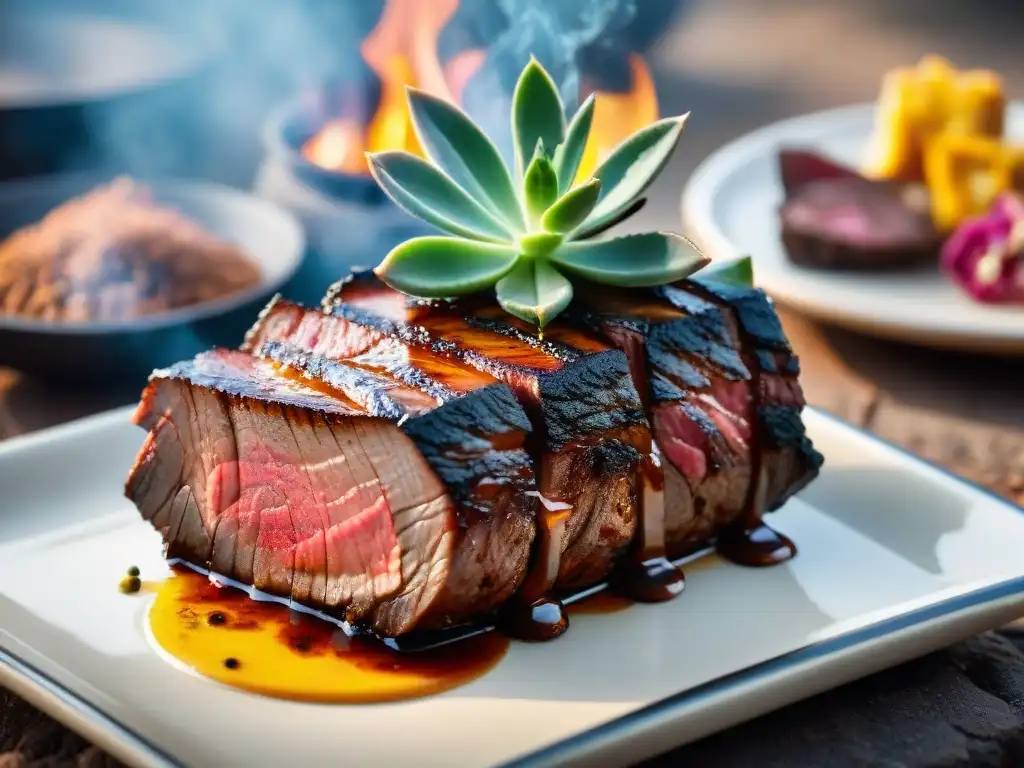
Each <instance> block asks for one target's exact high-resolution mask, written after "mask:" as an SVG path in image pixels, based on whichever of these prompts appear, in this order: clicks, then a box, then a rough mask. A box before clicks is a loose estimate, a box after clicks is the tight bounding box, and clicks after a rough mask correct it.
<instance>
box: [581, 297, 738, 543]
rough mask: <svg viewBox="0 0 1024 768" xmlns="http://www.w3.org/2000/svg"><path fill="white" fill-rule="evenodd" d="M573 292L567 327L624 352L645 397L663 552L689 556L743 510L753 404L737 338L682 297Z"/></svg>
mask: <svg viewBox="0 0 1024 768" xmlns="http://www.w3.org/2000/svg"><path fill="white" fill-rule="evenodd" d="M664 290H668V289H664ZM580 293H581V294H582V295H581V297H580V302H579V303H580V304H582V305H583V306H584V307H585V309H584V310H583V311H582V312H579V313H577V314H576V321H577V322H581V323H585V324H586V325H587V326H589V327H591V328H594V329H595V330H596V331H598V332H600V333H602V334H603V335H604V336H605V337H607V338H608V339H609V340H611V341H612V342H614V343H615V344H616V345H617V346H618V347H620V348H621V349H623V350H624V351H625V352H626V354H627V355H628V356H629V361H630V369H631V371H632V373H633V378H634V381H635V382H636V384H637V388H638V389H640V390H641V391H642V392H643V393H644V400H645V405H646V406H647V409H648V413H649V414H650V419H651V424H652V426H653V428H654V436H655V438H656V440H657V443H658V445H659V447H660V448H661V453H662V456H663V459H664V465H665V466H664V472H665V519H666V533H665V536H666V545H667V550H668V553H669V555H670V556H677V555H680V554H683V553H685V552H688V551H691V550H693V549H695V548H696V547H698V546H699V545H703V544H706V543H708V542H709V541H710V540H711V539H713V538H714V537H715V535H717V533H718V532H719V531H721V530H722V529H723V528H724V527H725V526H726V525H728V524H729V523H731V522H733V521H735V520H736V519H738V518H739V517H740V515H742V514H743V512H744V510H745V509H746V504H747V498H748V495H749V491H750V484H751V467H752V458H753V457H752V455H751V439H750V438H751V426H750V425H751V421H752V416H753V401H752V397H751V394H752V392H751V378H752V377H751V375H750V372H749V371H748V369H747V367H746V366H745V365H744V363H743V359H742V355H741V352H740V342H739V339H738V338H737V336H736V335H735V334H734V333H733V332H732V330H731V328H730V325H729V323H728V322H727V320H726V318H725V317H724V316H723V313H722V312H721V311H720V310H719V308H718V307H716V306H715V305H713V304H711V303H710V302H708V301H704V300H702V299H699V298H697V297H695V296H692V295H690V294H687V293H685V292H682V291H679V292H678V295H676V293H672V294H671V297H672V299H674V301H670V300H666V298H665V296H664V295H662V294H663V291H658V290H632V291H623V290H615V291H612V290H607V289H603V288H601V287H598V286H592V287H588V289H587V290H585V291H581V292H580Z"/></svg>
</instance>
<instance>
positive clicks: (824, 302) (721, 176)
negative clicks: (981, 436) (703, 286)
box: [682, 102, 1024, 355]
mask: <svg viewBox="0 0 1024 768" xmlns="http://www.w3.org/2000/svg"><path fill="white" fill-rule="evenodd" d="M874 120H875V105H874V104H856V105H853V106H849V107H842V108H839V109H832V110H827V111H824V112H814V113H811V114H807V115H801V116H799V117H794V118H790V119H788V120H783V121H781V122H777V123H773V124H772V125H768V126H765V127H763V128H760V129H758V130H756V131H753V132H752V133H749V134H747V135H745V136H742V137H740V138H738V139H736V140H735V141H733V142H730V143H729V144H727V145H725V146H724V147H722V148H720V149H719V150H717V151H716V152H714V153H712V154H711V155H710V156H709V157H708V158H707V159H706V160H705V161H704V162H703V163H701V165H700V166H698V168H697V169H696V170H695V171H694V173H693V175H692V176H691V177H690V181H689V183H688V184H687V186H686V189H685V191H684V192H683V201H682V209H683V220H684V223H685V230H684V231H686V232H687V234H688V235H689V236H690V237H692V238H693V239H694V240H695V241H697V242H698V243H699V244H700V245H701V247H702V248H703V249H704V250H706V252H707V253H712V254H716V257H720V258H723V259H728V258H733V257H735V256H739V255H746V254H749V255H750V257H751V259H752V260H753V263H754V273H755V275H756V276H757V283H758V285H759V286H760V287H762V288H764V289H765V291H767V292H768V293H769V294H770V295H771V296H772V297H773V298H774V299H775V300H776V301H778V302H779V303H780V304H784V305H787V306H790V307H792V308H794V309H796V310H798V311H800V312H802V313H804V314H807V315H809V316H810V317H813V318H815V319H817V320H821V321H824V322H828V323H833V324H835V325H839V326H843V327H846V328H849V329H850V330H854V331H858V332H860V333H865V334H868V335H871V336H878V337H882V338H888V339H893V340H896V341H902V342H908V343H914V344H920V345H923V346H928V347H934V348H938V349H957V350H963V351H967V352H976V353H988V354H1008V355H1018V354H1021V353H1024V308H1021V307H1020V306H1012V305H1009V306H1000V305H993V304H981V303H978V302H976V301H973V300H972V299H970V298H968V297H967V295H966V294H964V293H963V292H962V291H961V290H960V289H959V287H957V286H956V285H954V284H953V282H952V281H950V280H948V279H946V278H945V277H944V276H943V275H941V274H940V272H939V270H938V266H937V258H936V266H935V267H934V268H933V267H931V266H927V267H922V268H921V269H915V270H908V271H905V272H898V273H897V272H892V271H889V272H858V273H854V272H836V271H832V270H823V269H807V268H804V267H800V266H797V265H796V264H793V263H792V262H791V261H790V260H789V259H788V258H787V256H786V253H785V250H784V249H783V246H782V240H781V232H780V225H779V216H778V207H779V205H780V204H781V202H782V200H783V192H782V184H781V181H780V179H779V174H778V151H779V149H781V148H793V149H808V150H812V151H815V152H819V153H821V154H824V155H826V156H828V157H831V158H833V159H835V160H837V161H839V162H841V163H844V164H846V165H849V166H851V167H859V166H860V164H861V162H862V160H863V159H864V156H865V151H866V147H867V143H868V138H869V136H870V134H871V130H872V126H873V125H874ZM1006 135H1007V136H1008V137H1010V138H1011V139H1013V140H1020V139H1021V138H1022V137H1024V103H1021V102H1013V103H1010V104H1008V105H1007V110H1006Z"/></svg>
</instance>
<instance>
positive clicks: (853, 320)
mask: <svg viewBox="0 0 1024 768" xmlns="http://www.w3.org/2000/svg"><path fill="white" fill-rule="evenodd" d="M876 109H877V103H876V102H870V101H865V102H856V103H853V104H847V105H843V106H840V107H833V108H829V109H820V110H815V111H813V112H806V113H804V114H799V115H793V116H791V117H787V118H783V119H781V120H777V121H775V122H773V123H769V124H768V125H763V126H760V127H758V128H754V129H752V130H750V131H747V132H745V133H743V134H740V135H739V136H737V137H735V138H733V139H732V140H730V141H728V142H726V143H725V144H722V145H721V146H719V147H718V148H717V149H715V150H714V151H713V152H711V154H709V155H707V156H706V157H705V158H704V159H703V160H702V161H701V162H700V164H698V165H697V167H696V168H695V169H694V170H693V172H692V173H691V174H690V176H689V178H688V179H687V181H686V184H685V185H684V187H683V191H682V194H681V195H680V203H679V208H680V213H681V219H682V224H683V232H684V234H686V235H687V237H690V238H691V239H692V240H693V241H694V242H696V244H697V245H698V246H699V247H700V248H701V249H702V250H705V251H710V252H715V253H720V254H722V255H723V257H724V259H732V258H739V257H740V256H743V255H744V254H743V253H741V252H740V251H739V249H738V248H737V247H736V246H735V245H734V244H733V243H732V242H731V240H730V239H729V237H728V235H726V234H725V232H723V231H722V229H721V228H720V227H719V226H718V224H717V222H716V221H715V218H714V205H713V202H714V199H715V198H714V195H713V192H714V191H715V189H716V188H717V186H718V185H720V184H721V182H722V180H723V179H725V178H727V177H729V176H730V175H731V174H732V173H733V172H734V171H735V170H736V168H737V167H739V165H740V163H738V162H737V161H735V160H730V159H729V156H730V155H732V154H733V153H743V155H744V157H746V156H748V155H749V154H750V149H749V147H750V146H751V145H752V146H754V147H757V146H758V145H759V144H762V143H764V142H766V141H771V140H772V137H773V136H774V135H776V134H779V133H783V134H784V133H785V129H786V128H787V127H789V126H790V125H794V124H796V125H799V124H801V123H805V122H813V121H815V120H822V119H829V120H841V119H843V118H847V117H848V116H850V115H857V114H858V113H859V112H867V111H869V110H870V111H874V110H876ZM1007 111H1008V112H1009V113H1012V114H1013V115H1015V116H1016V119H1018V120H1021V121H1024V100H1012V101H1010V102H1008V103H1007ZM755 270H756V267H755ZM762 287H763V288H764V289H765V291H766V292H767V293H769V294H770V295H772V296H773V297H776V298H777V300H778V301H779V303H781V304H783V305H785V306H788V307H791V308H793V309H795V310H797V311H798V312H801V313H803V314H805V315H808V316H810V317H813V318H815V319H816V320H818V321H820V322H824V323H828V324H831V325H838V326H841V327H844V328H849V329H850V330H854V331H856V332H859V333H862V334H865V335H869V336H874V337H876V338H881V339H886V340H889V341H896V342H902V343H905V344H911V345H914V346H923V347H928V348H935V349H952V350H960V351H973V352H976V353H979V354H983V355H989V356H1011V357H1015V356H1019V355H1021V354H1024V340H1022V339H1021V338H1020V337H1019V336H1013V335H1011V334H1009V333H1006V334H996V335H990V334H985V333H975V332H971V331H959V330H957V329H955V328H941V329H938V330H934V331H931V330H928V331H924V332H921V331H920V330H918V329H917V328H916V327H915V326H914V325H912V324H908V323H905V322H901V321H883V322H878V321H877V320H871V319H868V318H866V317H865V316H863V315H857V314H850V313H848V312H835V311H833V312H831V313H827V312H823V311H822V310H821V309H820V308H819V307H817V306H815V305H813V304H811V303H809V302H807V301H804V300H802V299H799V298H797V299H794V298H793V297H791V296H781V295H776V294H777V292H776V291H775V290H773V288H772V287H770V286H762Z"/></svg>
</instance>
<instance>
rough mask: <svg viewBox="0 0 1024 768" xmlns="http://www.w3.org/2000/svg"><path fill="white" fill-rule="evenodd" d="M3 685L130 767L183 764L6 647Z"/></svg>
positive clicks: (0, 666) (1, 662)
mask: <svg viewBox="0 0 1024 768" xmlns="http://www.w3.org/2000/svg"><path fill="white" fill-rule="evenodd" d="M0 683H2V684H3V685H4V686H5V687H7V688H8V689H10V690H11V691H12V692H13V693H15V694H16V695H18V696H20V697H22V698H23V699H25V701H27V702H29V703H30V704H32V705H34V706H36V707H37V708H38V709H39V710H40V711H41V712H44V713H46V714H48V715H50V716H51V717H53V718H54V719H55V720H58V721H60V722H62V723H64V725H66V726H67V727H68V728H70V729H72V730H74V731H76V732H77V733H78V734H79V735H81V736H82V737H84V738H86V739H89V740H91V741H92V742H93V743H94V744H96V745H97V746H99V747H101V748H103V749H104V750H106V751H107V752H108V753H109V754H110V755H111V756H112V757H115V758H117V759H118V760H121V761H122V762H123V763H125V764H126V765H130V766H134V768H180V766H181V765H182V764H181V763H179V762H178V761H176V760H175V759H173V758H172V757H171V756H170V755H168V754H166V753H165V752H163V751H162V750H161V749H159V748H158V747H156V746H154V745H153V744H151V743H150V742H149V741H147V740H146V738H145V737H143V736H142V735H141V734H139V733H136V732H135V731H133V730H132V729H131V728H129V727H128V726H126V725H124V724H122V723H120V722H118V720H117V719H116V718H114V717H112V716H110V715H108V714H107V713H106V712H104V711H103V710H101V709H100V708H99V707H97V706H96V705H94V704H92V703H90V702H88V701H86V699H85V698H84V697H82V696H80V695H79V694H77V693H75V692H73V691H72V690H70V689H69V688H67V687H65V686H64V685H63V684H61V683H59V682H57V681H56V680H54V679H52V678H51V677H49V676H47V675H46V674H45V673H44V672H42V671H40V670H38V669H36V668H35V667H34V666H32V665H31V664H29V663H28V662H26V661H24V660H22V659H21V658H19V657H18V656H16V655H14V654H13V653H12V652H10V651H8V650H6V649H4V648H0Z"/></svg>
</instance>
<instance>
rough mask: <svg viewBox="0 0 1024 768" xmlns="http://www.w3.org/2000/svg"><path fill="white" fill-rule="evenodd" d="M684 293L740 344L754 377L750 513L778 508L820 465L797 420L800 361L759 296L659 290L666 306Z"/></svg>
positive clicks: (692, 284)
mask: <svg viewBox="0 0 1024 768" xmlns="http://www.w3.org/2000/svg"><path fill="white" fill-rule="evenodd" d="M684 294H689V295H696V296H698V297H700V298H703V299H706V300H708V301H711V302H713V303H715V304H716V305H717V306H718V307H720V308H721V309H722V310H723V315H724V316H725V317H726V318H727V319H728V321H729V324H730V325H731V327H732V330H733V332H734V333H735V334H737V335H738V336H739V337H740V339H741V340H742V342H743V349H744V361H745V363H746V365H747V367H748V368H749V370H750V372H751V373H752V374H753V377H754V383H755V392H756V401H757V412H756V418H755V421H754V439H755V441H756V444H757V450H756V451H755V453H754V455H755V457H757V459H758V464H757V465H756V466H755V467H754V471H755V477H756V478H757V487H756V488H755V490H754V493H753V499H754V508H755V511H761V510H763V511H772V510H775V509H778V508H779V507H780V506H782V505H783V504H784V503H785V502H786V500H787V499H789V498H790V497H791V496H792V495H793V494H795V493H797V492H799V491H800V490H801V489H803V488H804V487H805V486H806V485H807V484H808V483H809V482H811V480H813V479H814V478H815V477H817V476H818V472H819V471H820V470H821V465H822V463H823V458H822V455H821V454H820V453H818V451H816V450H815V449H814V445H813V444H812V443H811V440H810V438H808V437H807V434H806V432H805V430H804V424H803V421H802V420H801V418H800V413H801V411H802V410H803V407H804V405H805V401H804V394H803V389H802V388H801V387H800V381H799V376H800V364H799V361H798V360H797V358H796V355H794V354H793V350H792V348H791V347H790V346H789V342H788V341H787V340H786V335H785V333H784V332H783V330H782V324H781V323H780V322H779V316H778V315H777V314H776V313H775V308H774V306H773V305H772V302H771V299H769V298H768V297H767V296H766V295H765V293H764V291H762V290H760V289H758V288H748V287H746V286H739V285H733V284H731V283H722V282H716V281H714V280H711V279H706V280H705V279H699V278H696V279H691V280H688V281H685V282H684V283H679V284H677V285H676V286H673V287H669V288H666V289H664V295H665V296H666V298H668V299H669V301H671V302H676V301H678V302H680V303H682V302H684V301H685V299H683V295H684Z"/></svg>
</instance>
